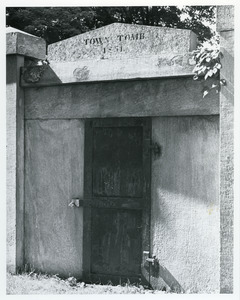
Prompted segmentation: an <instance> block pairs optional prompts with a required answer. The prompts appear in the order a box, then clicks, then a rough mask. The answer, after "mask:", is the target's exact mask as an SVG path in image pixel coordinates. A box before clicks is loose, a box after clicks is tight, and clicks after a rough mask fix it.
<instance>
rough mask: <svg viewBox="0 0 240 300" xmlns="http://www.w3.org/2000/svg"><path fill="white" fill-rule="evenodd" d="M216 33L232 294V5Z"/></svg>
mask: <svg viewBox="0 0 240 300" xmlns="http://www.w3.org/2000/svg"><path fill="white" fill-rule="evenodd" d="M217 30H218V31H219V33H220V46H221V52H222V53H223V59H222V60H221V63H222V69H221V79H224V80H225V81H226V86H223V87H222V89H221V93H220V132H221V144H220V151H221V155H220V169H221V171H220V203H221V204H220V206H221V210H220V211H221V227H220V230H221V262H220V265H221V274H220V282H221V293H233V247H234V245H233V243H234V241H233V214H234V213H233V209H234V188H233V181H234V152H233V151H234V150H233V149H234V123H233V122H234V120H233V116H234V6H231V5H225V6H218V8H217Z"/></svg>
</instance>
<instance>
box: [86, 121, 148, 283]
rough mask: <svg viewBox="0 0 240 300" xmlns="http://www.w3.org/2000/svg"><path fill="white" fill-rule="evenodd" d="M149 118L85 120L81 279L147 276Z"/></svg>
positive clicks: (132, 279) (142, 278)
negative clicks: (145, 252) (144, 252)
mask: <svg viewBox="0 0 240 300" xmlns="http://www.w3.org/2000/svg"><path fill="white" fill-rule="evenodd" d="M150 139H151V121H150V119H148V118H134V119H133V118H121V119H119V118H118V119H94V120H91V121H86V125H85V173H84V182H85V183H84V204H83V205H84V229H83V230H84V232H83V236H84V237H83V242H84V244H83V272H84V273H83V274H84V280H86V281H92V282H101V283H104V282H105V283H106V282H109V281H111V282H112V283H116V284H119V283H121V282H126V281H130V282H139V281H141V282H144V283H146V281H147V282H148V281H149V274H148V269H147V268H146V267H145V266H146V264H145V261H144V259H145V258H144V257H143V255H142V254H143V251H149V250H150V249H149V242H150V235H149V230H150V163H151V161H150V148H149V146H150V142H151V141H150Z"/></svg>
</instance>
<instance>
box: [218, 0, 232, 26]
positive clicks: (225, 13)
mask: <svg viewBox="0 0 240 300" xmlns="http://www.w3.org/2000/svg"><path fill="white" fill-rule="evenodd" d="M233 29H234V6H233V5H220V6H217V31H225V30H226V31H227V30H233Z"/></svg>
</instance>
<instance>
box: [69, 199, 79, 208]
mask: <svg viewBox="0 0 240 300" xmlns="http://www.w3.org/2000/svg"><path fill="white" fill-rule="evenodd" d="M68 206H69V207H79V206H80V201H79V199H72V201H71V202H70V203H69V204H68Z"/></svg>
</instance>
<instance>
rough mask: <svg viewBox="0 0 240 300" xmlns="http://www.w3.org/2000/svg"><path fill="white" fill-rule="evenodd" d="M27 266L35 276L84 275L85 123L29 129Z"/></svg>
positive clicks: (39, 124) (29, 125)
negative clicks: (79, 203) (76, 203)
mask: <svg viewBox="0 0 240 300" xmlns="http://www.w3.org/2000/svg"><path fill="white" fill-rule="evenodd" d="M25 130H26V132H25V141H26V144H25V170H26V171H25V262H26V263H27V264H28V265H29V266H30V267H31V268H33V269H35V270H36V271H42V272H47V273H50V274H59V275H62V276H67V277H68V276H75V277H77V278H79V277H81V275H82V238H83V236H82V229H83V216H82V214H83V211H82V208H73V207H69V206H68V204H69V203H70V202H71V199H72V198H81V199H82V197H83V152H84V123H83V121H81V120H46V121H39V120H29V121H26V125H25Z"/></svg>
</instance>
